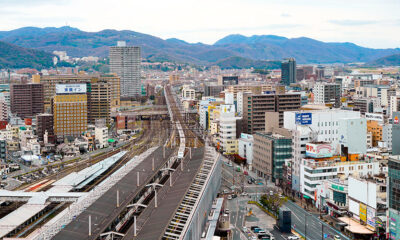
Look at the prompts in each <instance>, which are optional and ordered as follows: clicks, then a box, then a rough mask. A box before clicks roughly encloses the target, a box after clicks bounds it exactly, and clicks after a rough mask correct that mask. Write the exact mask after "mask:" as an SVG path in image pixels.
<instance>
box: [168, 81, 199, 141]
mask: <svg viewBox="0 0 400 240" xmlns="http://www.w3.org/2000/svg"><path fill="white" fill-rule="evenodd" d="M166 92H167V96H166V97H167V98H168V100H169V102H170V104H171V105H172V106H171V110H172V112H173V115H174V117H175V119H176V121H179V122H180V123H181V126H182V128H183V131H184V134H185V138H186V147H204V140H203V139H202V138H201V137H199V136H197V135H196V134H195V133H194V132H193V131H192V130H190V128H189V125H188V124H187V122H186V121H184V119H183V117H182V114H181V112H180V109H179V106H178V104H177V102H176V100H175V98H174V97H173V94H172V90H171V86H169V85H167V86H166Z"/></svg>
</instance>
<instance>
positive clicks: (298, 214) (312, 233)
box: [284, 201, 349, 240]
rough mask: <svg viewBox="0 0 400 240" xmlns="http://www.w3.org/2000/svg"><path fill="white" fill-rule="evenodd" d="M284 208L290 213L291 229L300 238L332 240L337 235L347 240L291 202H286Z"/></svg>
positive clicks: (346, 238)
mask: <svg viewBox="0 0 400 240" xmlns="http://www.w3.org/2000/svg"><path fill="white" fill-rule="evenodd" d="M284 206H285V207H287V208H288V209H289V210H290V211H291V212H292V228H294V229H295V230H296V232H298V233H299V234H300V235H302V236H305V235H307V239H312V240H317V239H333V237H334V236H335V235H339V236H340V237H341V239H342V240H349V238H348V237H347V236H346V235H344V234H342V233H341V232H339V231H337V230H336V229H334V228H333V227H331V226H329V225H328V224H326V223H325V222H323V221H321V220H320V219H319V218H318V217H317V216H315V215H312V214H310V213H309V212H307V211H306V210H304V209H303V208H301V207H299V206H298V205H297V204H295V203H293V202H292V201H288V202H286V203H285V204H284ZM306 226H307V227H306ZM322 231H323V232H322ZM325 234H327V235H328V236H327V235H325ZM324 237H326V238H324Z"/></svg>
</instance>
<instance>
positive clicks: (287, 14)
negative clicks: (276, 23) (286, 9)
mask: <svg viewBox="0 0 400 240" xmlns="http://www.w3.org/2000/svg"><path fill="white" fill-rule="evenodd" d="M291 16H292V15H290V14H289V13H282V14H281V17H284V18H289V17H291Z"/></svg>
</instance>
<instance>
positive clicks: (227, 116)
mask: <svg viewBox="0 0 400 240" xmlns="http://www.w3.org/2000/svg"><path fill="white" fill-rule="evenodd" d="M219 141H220V146H221V147H222V150H223V152H224V153H225V154H237V153H238V146H237V139H236V117H235V106H234V105H221V106H220V111H219Z"/></svg>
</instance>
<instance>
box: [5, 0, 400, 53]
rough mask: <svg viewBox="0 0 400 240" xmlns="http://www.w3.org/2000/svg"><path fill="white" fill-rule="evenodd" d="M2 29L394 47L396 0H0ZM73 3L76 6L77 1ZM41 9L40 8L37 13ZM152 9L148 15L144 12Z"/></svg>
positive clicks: (399, 6) (399, 27) (399, 25)
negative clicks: (130, 32)
mask: <svg viewBox="0 0 400 240" xmlns="http://www.w3.org/2000/svg"><path fill="white" fill-rule="evenodd" d="M0 5H1V10H0V22H1V24H0V30H12V29H16V28H20V27H25V26H35V27H60V26H64V25H69V26H72V27H77V28H79V29H82V30H84V31H99V30H103V29H116V30H134V31H137V32H142V33H146V34H151V35H154V36H158V37H161V38H163V39H167V38H172V37H175V38H179V39H182V40H185V41H187V42H192V43H193V42H202V43H206V44H213V43H214V42H216V41H217V40H219V39H221V38H223V37H225V36H227V35H229V34H242V35H245V36H251V35H279V36H284V37H288V38H295V37H302V36H304V37H310V38H314V39H317V40H320V41H325V42H353V43H355V44H357V45H360V46H364V47H370V48H398V47H400V46H399V44H398V41H397V39H398V37H399V32H400V19H399V18H397V17H396V12H397V11H398V10H400V2H398V1H394V0H389V1H385V3H382V2H381V1H376V0H368V1H360V0H355V1H351V2H345V1H344V0H339V1H331V0H329V1H324V2H323V3H321V2H317V1H314V0H306V1H301V2H299V1H295V2H293V1H279V2H278V1H272V0H270V1H260V0H251V3H249V2H248V1H240V0H236V1H229V2H228V1H225V0H223V1H218V2H212V1H209V0H206V1H202V3H201V4H199V3H197V2H196V1H193V0H191V1H185V2H182V1H178V0H173V1H168V3H167V2H162V1H153V3H152V4H149V3H147V2H146V3H141V2H129V1H119V2H118V3H117V4H113V5H110V4H109V3H108V2H106V1H97V2H96V3H94V1H92V0H89V1H85V2H81V3H79V4H77V2H76V0H69V1H68V0H64V1H57V2H53V1H48V0H39V1H18V2H14V1H10V0H0ZM76 6H79V7H76ZM38 12H40V14H37V13H38ZM149 14H151V17H149V16H150V15H149Z"/></svg>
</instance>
